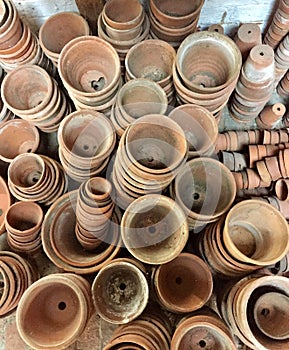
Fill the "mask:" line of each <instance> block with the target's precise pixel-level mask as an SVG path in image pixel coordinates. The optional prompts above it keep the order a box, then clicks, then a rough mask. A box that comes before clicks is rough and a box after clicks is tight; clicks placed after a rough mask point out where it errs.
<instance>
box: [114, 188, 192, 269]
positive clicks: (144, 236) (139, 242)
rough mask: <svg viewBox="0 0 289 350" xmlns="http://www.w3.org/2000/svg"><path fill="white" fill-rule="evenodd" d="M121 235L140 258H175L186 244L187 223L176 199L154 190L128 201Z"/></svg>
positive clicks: (158, 260) (159, 261) (148, 260)
mask: <svg viewBox="0 0 289 350" xmlns="http://www.w3.org/2000/svg"><path fill="white" fill-rule="evenodd" d="M144 213H145V216H144ZM136 223H137V224H136ZM136 225H137V226H136ZM121 235H122V239H123V242H124V244H125V246H126V248H127V249H128V250H129V252H130V253H131V254H132V255H133V256H134V257H136V258H137V259H138V260H140V261H142V262H145V263H147V264H163V263H166V262H169V261H171V260H173V259H174V258H175V257H176V256H178V254H179V253H180V252H181V251H182V249H183V248H184V246H185V244H186V242H187V239H188V224H187V221H186V217H185V215H184V213H183V211H182V209H181V208H180V207H179V206H178V204H177V203H175V202H174V201H173V200H172V199H170V198H168V197H165V196H161V195H153V194H152V195H146V196H142V197H140V198H138V199H136V200H135V201H134V202H133V203H132V204H130V205H129V207H128V208H127V209H126V211H125V213H124V215H123V217H122V221H121ZM173 241H174V242H175V243H174V244H173V245H172V242H173Z"/></svg>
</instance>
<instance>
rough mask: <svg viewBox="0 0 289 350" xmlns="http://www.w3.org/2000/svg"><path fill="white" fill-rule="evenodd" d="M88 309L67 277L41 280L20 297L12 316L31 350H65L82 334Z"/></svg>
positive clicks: (85, 300)
mask: <svg viewBox="0 0 289 350" xmlns="http://www.w3.org/2000/svg"><path fill="white" fill-rule="evenodd" d="M72 276H73V275H72ZM83 283H84V282H83ZM39 305H42V307H41V308H39ZM89 306H90V305H89V304H88V300H87V296H86V294H85V293H84V291H83V289H82V288H81V287H80V285H79V282H78V283H77V282H76V281H75V280H74V279H73V277H72V278H71V277H70V274H52V275H49V276H46V277H43V278H41V279H40V280H38V281H37V282H35V283H34V284H33V285H32V286H30V287H29V288H28V289H27V291H26V292H25V293H24V295H23V297H22V298H21V301H20V303H19V307H18V309H17V314H16V323H17V329H18V332H19V334H20V336H21V338H22V339H23V340H24V341H25V343H26V344H27V345H29V346H30V347H32V348H34V349H35V348H36V349H37V348H41V349H65V348H66V347H67V346H69V345H70V344H71V343H73V342H74V341H75V340H76V339H78V337H79V336H80V335H81V333H82V332H83V330H84V328H85V326H86V323H87V321H88V317H89V309H88V308H89ZM35 324H37V327H36V328H35ZM51 329H54V332H53V334H52V333H51Z"/></svg>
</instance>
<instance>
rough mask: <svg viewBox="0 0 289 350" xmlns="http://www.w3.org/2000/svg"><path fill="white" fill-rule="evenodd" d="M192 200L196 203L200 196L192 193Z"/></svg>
mask: <svg viewBox="0 0 289 350" xmlns="http://www.w3.org/2000/svg"><path fill="white" fill-rule="evenodd" d="M193 198H194V200H195V201H196V200H198V199H199V198H200V195H199V194H198V193H197V192H195V193H193Z"/></svg>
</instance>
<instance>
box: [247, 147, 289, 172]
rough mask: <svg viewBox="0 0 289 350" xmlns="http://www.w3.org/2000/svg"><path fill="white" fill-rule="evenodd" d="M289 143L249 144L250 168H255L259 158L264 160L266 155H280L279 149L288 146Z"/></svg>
mask: <svg viewBox="0 0 289 350" xmlns="http://www.w3.org/2000/svg"><path fill="white" fill-rule="evenodd" d="M288 147H289V144H283V143H279V144H276V145H271V144H269V145H249V146H248V155H249V162H248V166H249V168H254V167H255V165H256V162H257V161H258V160H262V159H264V158H266V157H272V156H278V154H279V151H280V150H282V149H285V148H288Z"/></svg>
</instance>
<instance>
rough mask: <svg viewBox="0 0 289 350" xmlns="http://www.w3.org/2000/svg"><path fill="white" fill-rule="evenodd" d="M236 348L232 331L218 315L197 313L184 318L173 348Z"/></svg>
mask: <svg viewBox="0 0 289 350" xmlns="http://www.w3.org/2000/svg"><path fill="white" fill-rule="evenodd" d="M190 347H195V348H196V349H197V348H199V349H210V348H211V349H220V350H224V349H232V350H233V349H236V345H235V343H234V340H233V338H232V335H231V333H230V330H229V329H228V328H227V327H226V325H225V324H224V323H223V321H222V320H221V319H219V317H218V316H217V315H210V314H209V315H206V314H202V313H200V314H196V315H192V316H189V317H187V318H185V319H184V320H182V321H181V322H180V323H179V324H178V326H177V328H176V330H175V333H174V335H173V338H172V343H171V349H172V350H177V349H179V350H185V349H189V348H190Z"/></svg>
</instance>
